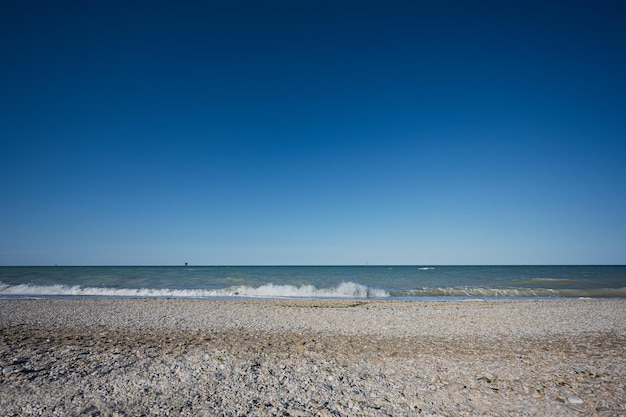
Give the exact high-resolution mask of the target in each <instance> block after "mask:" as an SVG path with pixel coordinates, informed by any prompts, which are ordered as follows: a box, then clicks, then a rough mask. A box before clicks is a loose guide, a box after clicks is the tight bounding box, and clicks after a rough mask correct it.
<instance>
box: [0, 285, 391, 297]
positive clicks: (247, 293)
mask: <svg viewBox="0 0 626 417" xmlns="http://www.w3.org/2000/svg"><path fill="white" fill-rule="evenodd" d="M2 295H4V296H89V297H181V298H204V297H261V298H279V297H304V298H316V297H320V298H384V297H389V293H388V292H386V291H384V290H379V289H372V288H368V287H366V286H364V285H360V284H355V283H353V282H343V283H341V284H339V285H338V286H337V287H330V288H317V287H315V286H313V285H302V286H294V285H275V284H265V285H261V286H259V287H251V286H246V285H240V286H233V287H229V288H220V289H171V288H165V289H154V288H109V287H82V286H78V285H75V286H69V285H46V286H39V285H28V284H22V285H7V284H4V283H2V282H0V296H2Z"/></svg>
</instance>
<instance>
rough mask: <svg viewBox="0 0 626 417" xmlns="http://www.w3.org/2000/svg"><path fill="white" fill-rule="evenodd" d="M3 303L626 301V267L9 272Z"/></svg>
mask: <svg viewBox="0 0 626 417" xmlns="http://www.w3.org/2000/svg"><path fill="white" fill-rule="evenodd" d="M0 297H4V298H7V297H179V298H236V297H261V298H277V297H301V298H380V299H402V300H458V299H510V298H513V299H515V298H523V299H528V298H536V299H543V298H550V299H559V298H626V266H624V265H540V266H526V265H520V266H494V265H492V266H438V265H420V266H395V265H382V266H193V265H190V266H58V267H44V266H35V267H32V266H17V267H8V266H6V267H0Z"/></svg>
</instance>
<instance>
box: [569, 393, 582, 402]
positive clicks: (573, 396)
mask: <svg viewBox="0 0 626 417" xmlns="http://www.w3.org/2000/svg"><path fill="white" fill-rule="evenodd" d="M566 400H567V402H568V403H570V404H582V403H583V400H582V399H581V398H580V397H577V396H575V395H570V396H569V397H567V398H566Z"/></svg>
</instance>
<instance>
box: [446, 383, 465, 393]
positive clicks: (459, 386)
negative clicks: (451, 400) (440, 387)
mask: <svg viewBox="0 0 626 417" xmlns="http://www.w3.org/2000/svg"><path fill="white" fill-rule="evenodd" d="M465 388H466V387H465V385H463V384H460V383H458V382H453V383H452V384H448V385H446V389H447V390H448V391H450V392H457V391H461V390H462V389H465Z"/></svg>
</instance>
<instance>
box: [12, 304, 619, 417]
mask: <svg viewBox="0 0 626 417" xmlns="http://www.w3.org/2000/svg"><path fill="white" fill-rule="evenodd" d="M0 370H1V371H2V372H1V374H0V414H1V415H7V416H11V415H18V416H25V415H43V416H82V415H84V416H140V415H145V416H152V415H159V416H161V415H172V416H179V415H184V416H222V415H223V416H251V415H252V416H254V415H258V416H272V415H277V416H286V415H289V416H381V415H383V416H386V415H389V416H411V415H434V416H441V415H444V416H622V415H623V416H626V300H560V301H472V302H413V301H412V302H399V301H369V300H363V301H359V300H347V301H342V300H292V299H285V300H189V299H45V300H17V299H9V300H0Z"/></svg>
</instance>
